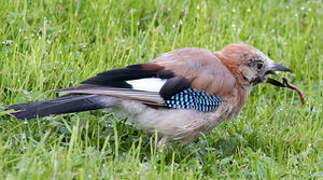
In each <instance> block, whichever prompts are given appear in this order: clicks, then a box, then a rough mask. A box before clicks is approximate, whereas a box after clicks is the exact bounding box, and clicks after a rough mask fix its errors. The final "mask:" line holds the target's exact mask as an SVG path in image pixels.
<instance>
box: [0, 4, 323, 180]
mask: <svg viewBox="0 0 323 180" xmlns="http://www.w3.org/2000/svg"><path fill="white" fill-rule="evenodd" d="M322 20H323V4H322V1H320V0H313V1H306V0H295V1H290V2H289V1H281V0H272V1H256V0H254V1H218V0H217V1H188V0H179V1H175V0H165V1H162V0H152V1H148V0H145V1H144V0H141V1H136V0H110V1H104V0H97V1H92V0H83V1H80V0H77V1H76V0H75V1H74V0H73V1H72V0H69V1H68V0H60V1H58V0H54V1H51V0H35V1H32V0H10V1H9V0H3V1H1V3H0V43H1V44H0V115H1V117H0V179H101V178H105V179H209V178H213V179H222V178H241V179H280V178H284V179H320V178H323V139H322V135H323V113H322V108H323V106H322V104H323V91H322V89H320V88H322V84H323V66H322V65H323V51H322V50H323V33H322V32H323V31H322V29H323V26H322ZM233 42H243V43H246V44H250V45H252V46H254V47H256V48H258V49H260V50H261V51H263V52H264V53H266V54H268V56H269V57H271V58H272V59H274V60H275V61H276V62H278V63H281V64H283V65H285V66H287V67H289V68H290V69H292V70H293V73H291V74H281V75H280V76H281V77H282V76H286V77H287V78H288V79H289V80H290V82H291V83H293V84H295V85H297V86H298V87H299V88H300V89H302V90H303V92H304V94H305V101H306V103H305V106H304V108H300V100H299V98H298V96H297V94H296V93H295V92H293V91H291V90H288V89H283V88H278V87H274V86H272V85H268V84H261V85H259V86H257V87H256V88H254V89H253V91H252V92H251V94H250V96H249V98H248V101H247V104H246V106H245V107H244V109H243V111H242V113H241V114H240V115H239V116H238V117H237V118H235V119H233V120H232V121H226V122H225V123H223V124H221V125H220V126H218V127H216V128H215V129H214V130H213V131H211V132H210V133H207V134H204V135H203V136H202V137H201V138H199V139H198V140H197V141H195V142H194V143H192V144H189V145H185V146H180V145H178V144H172V145H171V147H170V149H169V151H168V153H164V152H159V151H156V150H155V148H154V146H155V145H156V137H155V136H147V135H145V134H144V133H143V132H142V131H140V130H138V129H137V128H136V127H135V126H133V125H132V124H129V123H128V122H127V121H126V118H127V117H122V116H117V115H116V114H114V113H110V112H108V111H106V110H100V111H91V112H82V113H74V114H69V115H59V116H50V117H45V118H40V119H33V120H30V121H17V120H15V119H13V118H8V117H6V116H3V115H4V113H1V111H2V110H3V109H4V108H5V107H6V106H8V105H11V104H15V103H23V102H30V101H35V100H44V99H47V98H54V97H55V96H57V94H55V93H52V92H51V91H52V90H54V89H58V88H63V87H68V86H73V85H77V84H78V83H79V82H81V81H82V80H85V79H87V78H89V77H91V76H93V75H95V74H97V73H99V72H102V71H105V70H109V69H112V68H117V67H123V66H126V65H130V64H135V63H144V62H147V61H149V60H151V59H153V58H154V57H156V56H158V55H160V54H161V53H164V52H167V51H170V50H172V49H175V48H181V47H202V48H208V49H210V50H212V51H216V50H219V49H221V48H223V47H224V46H225V45H227V44H229V43H233ZM276 79H277V78H276Z"/></svg>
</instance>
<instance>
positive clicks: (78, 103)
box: [6, 94, 117, 120]
mask: <svg viewBox="0 0 323 180" xmlns="http://www.w3.org/2000/svg"><path fill="white" fill-rule="evenodd" d="M116 103H117V99H116V98H114V97H110V96H101V95H84V94H83V95H82V94H68V95H65V96H61V97H58V98H56V99H53V100H46V101H39V102H32V103H25V104H16V105H12V106H9V107H8V108H6V110H9V109H14V110H16V111H18V112H14V113H11V114H10V115H12V116H14V117H15V118H17V119H21V120H23V119H32V118H37V117H44V116H48V115H51V114H65V113H72V112H81V111H89V110H95V109H102V108H106V107H111V106H114V105H116Z"/></svg>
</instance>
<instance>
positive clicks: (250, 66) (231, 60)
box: [215, 44, 291, 89]
mask: <svg viewBox="0 0 323 180" xmlns="http://www.w3.org/2000/svg"><path fill="white" fill-rule="evenodd" d="M215 55H216V56H217V57H218V58H219V59H220V60H221V61H222V63H223V64H225V65H226V66H227V67H228V69H229V70H230V71H231V72H232V73H233V74H234V76H235V77H236V79H237V81H238V83H239V84H241V85H242V86H243V87H245V88H248V89H250V88H251V87H253V86H255V85H257V84H259V83H263V82H269V83H271V82H270V81H268V77H267V75H268V74H274V75H276V71H287V72H291V71H290V69H288V68H287V67H285V66H282V65H280V64H276V63H275V62H274V61H273V60H271V59H270V58H269V57H267V56H266V55H265V54H264V53H262V52H261V51H259V50H258V49H256V48H254V47H251V46H248V45H245V44H230V45H228V46H226V47H224V48H223V49H222V50H221V51H219V52H216V53H215ZM274 85H275V84H274Z"/></svg>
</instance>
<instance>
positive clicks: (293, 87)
mask: <svg viewBox="0 0 323 180" xmlns="http://www.w3.org/2000/svg"><path fill="white" fill-rule="evenodd" d="M283 84H284V86H285V87H287V88H290V89H293V90H295V91H296V92H297V94H298V96H299V97H300V99H301V107H304V94H303V92H302V91H301V90H300V89H298V88H297V87H296V86H294V85H293V84H289V83H288V80H287V78H285V77H283Z"/></svg>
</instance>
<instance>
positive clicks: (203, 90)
mask: <svg viewBox="0 0 323 180" xmlns="http://www.w3.org/2000/svg"><path fill="white" fill-rule="evenodd" d="M277 70H280V71H289V69H287V68H286V67H283V66H281V65H278V64H275V63H274V62H273V61H272V60H270V59H269V58H268V57H267V56H265V55H264V54H263V53H262V52H261V51H259V50H257V49H255V48H253V47H251V46H247V45H244V44H231V45H228V46H226V47H225V48H223V49H222V50H221V51H217V52H211V51H209V50H207V49H201V48H183V49H176V50H173V51H170V52H168V53H165V54H162V55H161V56H159V57H157V58H156V59H154V60H152V61H151V62H149V63H146V64H138V65H132V66H128V67H125V68H121V69H114V70H110V71H107V72H103V73H100V74H98V75H97V76H95V77H92V78H90V79H88V80H86V81H83V82H82V83H81V85H80V86H77V87H71V88H66V89H60V90H56V92H64V93H67V95H65V96H62V97H59V98H57V99H54V100H48V101H42V102H35V103H27V104H18V105H13V106H10V107H9V108H8V109H15V110H18V112H16V113H12V114H11V115H13V116H14V117H16V118H18V119H30V118H35V117H43V116H47V115H50V114H62V113H70V112H79V111H85V110H93V109H101V108H111V109H113V110H116V111H121V112H123V113H124V112H125V113H126V114H127V116H128V117H129V120H130V121H132V122H133V123H134V124H136V125H137V126H138V127H139V128H142V129H143V130H145V131H146V132H149V133H154V132H155V130H157V131H158V134H159V136H160V137H161V139H160V142H159V145H162V144H165V143H167V142H169V141H179V142H181V143H188V142H191V141H193V140H194V139H196V138H197V137H199V135H200V134H201V133H205V132H208V131H210V130H211V129H213V128H214V127H215V126H217V125H218V124H220V123H221V122H223V121H224V120H225V119H229V118H233V117H235V116H237V115H238V114H239V113H240V112H241V110H242V107H243V106H244V104H245V103H246V100H247V97H248V94H249V92H250V90H251V89H252V87H253V86H255V85H257V84H258V83H261V82H266V81H267V77H266V75H267V74H268V73H271V74H273V73H274V71H277Z"/></svg>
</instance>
